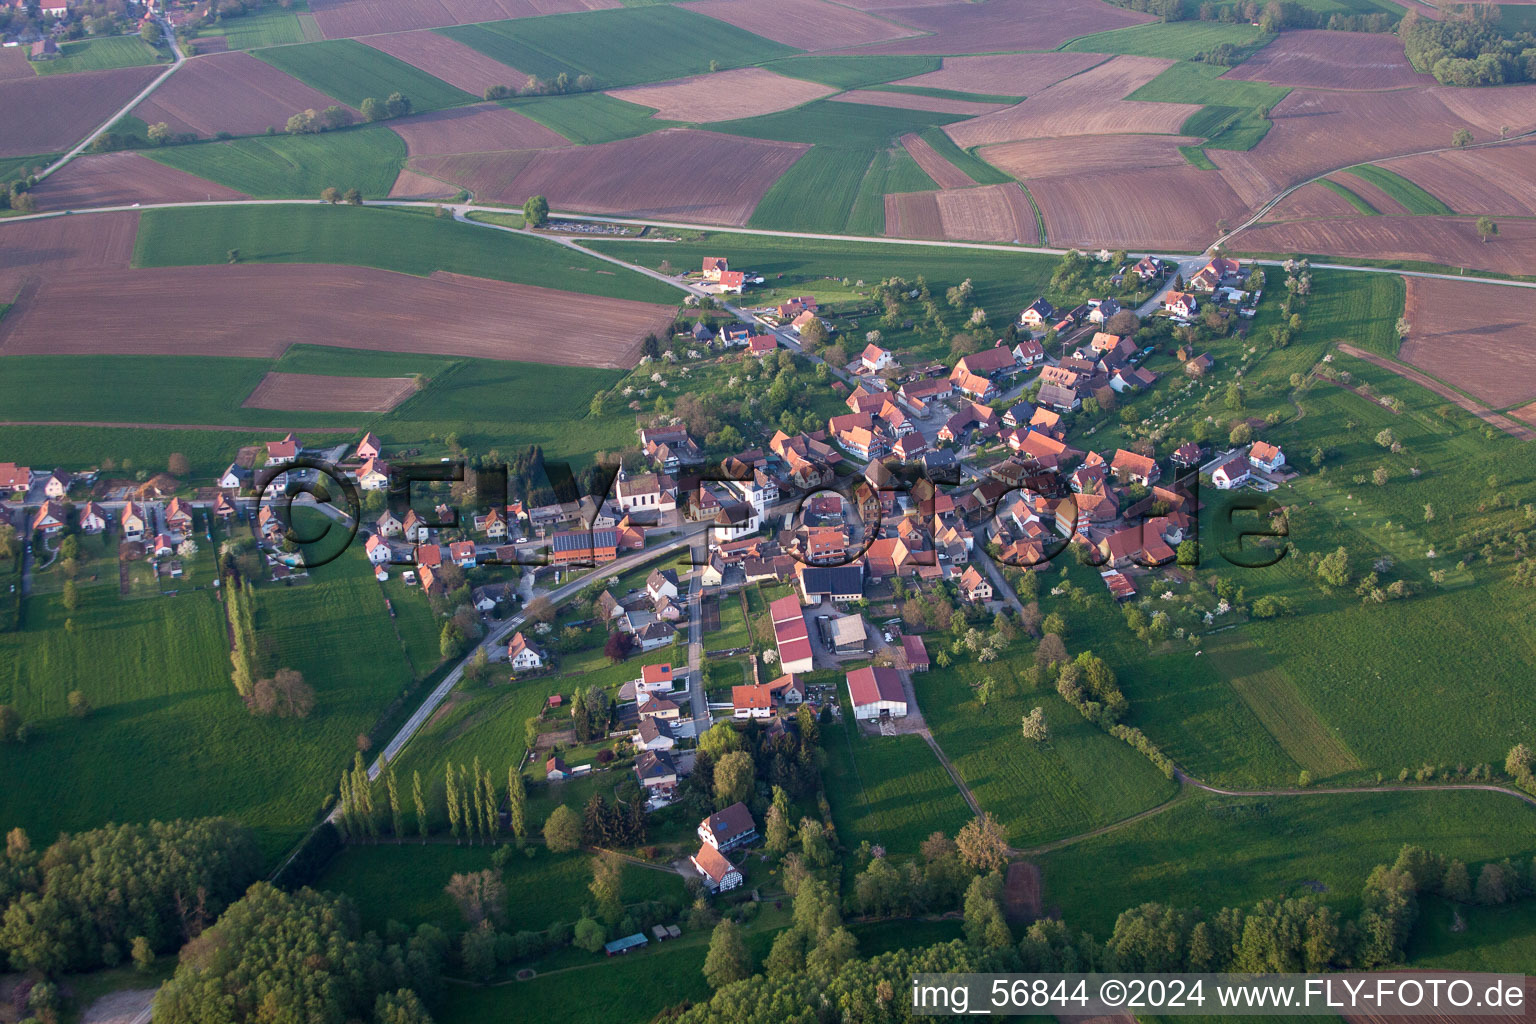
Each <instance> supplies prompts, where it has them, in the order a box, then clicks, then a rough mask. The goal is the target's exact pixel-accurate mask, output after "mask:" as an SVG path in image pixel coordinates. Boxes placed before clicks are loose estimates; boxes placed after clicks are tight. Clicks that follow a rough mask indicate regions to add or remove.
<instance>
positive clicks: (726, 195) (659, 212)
mask: <svg viewBox="0 0 1536 1024" xmlns="http://www.w3.org/2000/svg"><path fill="white" fill-rule="evenodd" d="M808 148H809V147H808V146H805V145H802V144H800V143H790V142H766V141H763V140H760V139H746V138H738V137H736V136H731V135H720V134H716V133H714V132H704V131H692V130H688V129H674V130H669V131H662V132H655V133H653V134H650V135H642V136H640V137H639V138H635V139H622V140H620V141H618V142H605V143H603V144H601V145H597V146H580V147H576V148H573V149H547V150H542V151H540V152H537V153H529V152H527V151H512V152H507V153H486V154H479V155H475V156H469V157H426V158H424V159H421V160H416V161H412V165H413V166H414V167H415V168H416V169H417V170H420V171H422V172H424V173H426V174H430V175H433V176H435V177H439V178H444V179H446V180H449V181H454V182H457V183H458V184H460V185H462V186H463V187H465V188H467V189H469V190H471V191H472V192H474V193H475V195H476V196H477V198H479V199H480V200H482V201H487V200H489V201H493V202H502V203H521V202H522V201H523V200H524V199H527V198H528V197H529V196H531V195H542V196H545V197H547V198H548V199H549V203H550V205H551V206H554V207H558V208H561V209H567V210H581V211H583V212H585V213H606V214H644V215H646V216H651V217H660V218H671V217H676V218H680V219H685V220H693V221H706V222H708V223H712V224H735V225H741V224H745V223H746V222H747V218H748V217H750V216H751V215H752V210H753V208H754V207H756V206H757V203H758V201H759V200H760V199H762V197H763V193H765V192H767V191H768V188H769V186H771V185H772V184H773V183H774V182H775V181H777V180H778V178H779V176H780V175H781V174H783V173H784V172H785V171H787V170H789V168H790V165H792V164H793V163H794V162H795V161H796V160H798V159H800V155H801V154H802V153H804V152H805V151H806V150H807V149H808Z"/></svg>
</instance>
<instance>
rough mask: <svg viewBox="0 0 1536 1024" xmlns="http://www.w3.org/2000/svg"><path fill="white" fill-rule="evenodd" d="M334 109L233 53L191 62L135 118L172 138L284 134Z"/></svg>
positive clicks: (267, 67) (286, 79) (300, 85)
mask: <svg viewBox="0 0 1536 1024" xmlns="http://www.w3.org/2000/svg"><path fill="white" fill-rule="evenodd" d="M335 103H336V101H335V100H334V99H332V98H331V97H329V96H327V95H326V94H325V93H323V92H319V91H317V90H315V89H311V88H310V87H309V86H307V85H305V84H304V83H303V82H301V81H299V80H298V79H297V78H293V77H291V76H289V75H285V74H283V73H282V72H281V71H279V70H277V68H275V67H273V66H272V65H270V64H268V63H267V62H266V61H261V60H257V59H256V58H255V57H252V56H251V55H250V54H248V53H240V52H233V53H217V54H214V55H213V56H211V57H198V58H196V59H195V60H189V61H187V62H186V63H185V64H183V65H182V66H181V67H179V68H177V69H176V73H175V74H173V75H172V76H171V77H170V78H168V79H167V80H166V81H165V83H164V84H163V85H161V86H160V88H158V89H156V90H155V91H154V92H153V93H151V94H150V97H149V98H148V99H147V100H145V101H144V102H143V103H140V104H139V105H138V106H137V107H135V108H134V109H133V115H134V116H135V117H137V118H139V120H141V121H143V122H144V123H146V124H156V123H158V122H161V121H164V122H165V123H166V124H167V125H169V126H170V129H171V130H172V131H174V132H196V133H197V134H199V135H204V136H210V135H213V134H214V133H215V132H233V133H234V134H236V135H255V134H257V133H259V132H264V131H266V130H267V129H268V128H276V129H277V130H278V131H282V130H283V125H284V124H286V123H287V121H288V118H289V117H290V116H292V115H293V114H295V113H297V112H298V111H300V110H309V109H314V110H323V109H325V108H326V107H329V106H334V105H335ZM354 113H356V111H354Z"/></svg>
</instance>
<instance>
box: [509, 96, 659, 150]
mask: <svg viewBox="0 0 1536 1024" xmlns="http://www.w3.org/2000/svg"><path fill="white" fill-rule="evenodd" d="M502 106H506V107H511V108H512V109H513V110H516V111H517V112H518V113H519V114H523V115H525V116H527V117H531V118H533V119H534V120H535V121H537V122H539V123H540V124H542V125H543V126H544V127H546V128H548V129H550V130H551V131H555V132H559V133H560V134H561V135H564V136H565V137H566V138H568V139H570V140H571V141H572V142H574V143H576V144H577V145H578V146H593V145H596V144H598V143H600V142H613V141H615V140H617V139H631V138H634V137H635V136H636V135H647V134H649V133H651V132H654V131H660V130H661V129H663V128H670V127H672V126H673V125H674V124H676V123H677V122H675V121H657V120H653V119H652V116H651V115H653V114H655V113H656V110H655V108H653V107H642V106H641V105H640V104H638V103H630V102H629V101H627V100H621V99H619V98H618V97H616V96H609V95H608V94H607V93H605V92H583V93H577V94H575V95H573V96H529V97H524V98H521V99H516V100H507V101H506V102H505V103H503V104H502Z"/></svg>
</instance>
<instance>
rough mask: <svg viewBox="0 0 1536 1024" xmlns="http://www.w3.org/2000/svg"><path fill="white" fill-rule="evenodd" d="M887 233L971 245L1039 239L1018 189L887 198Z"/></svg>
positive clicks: (1032, 216) (949, 191)
mask: <svg viewBox="0 0 1536 1024" xmlns="http://www.w3.org/2000/svg"><path fill="white" fill-rule="evenodd" d="M885 233H886V234H888V235H892V236H898V237H904V238H949V239H963V240H965V241H971V242H1028V243H1032V242H1034V241H1035V239H1036V235H1037V233H1036V231H1035V214H1034V211H1033V210H1032V209H1030V205H1029V199H1028V197H1026V196H1025V195H1024V190H1023V189H1021V188H1019V186H1018V185H1016V184H1013V183H1011V182H1010V183H1009V184H1007V185H984V186H980V187H978V188H958V189H945V190H943V191H940V192H905V193H897V194H891V195H887V196H886V197H885Z"/></svg>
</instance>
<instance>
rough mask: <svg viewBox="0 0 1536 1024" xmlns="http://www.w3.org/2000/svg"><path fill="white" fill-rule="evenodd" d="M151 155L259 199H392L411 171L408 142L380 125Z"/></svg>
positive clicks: (212, 144) (149, 153) (151, 152)
mask: <svg viewBox="0 0 1536 1024" xmlns="http://www.w3.org/2000/svg"><path fill="white" fill-rule="evenodd" d="M359 45H361V44H359ZM145 155H146V156H149V157H150V158H152V159H155V160H159V161H160V162H161V163H163V164H169V165H170V166H172V167H175V168H178V169H180V170H183V171H187V172H188V173H190V174H196V175H197V176H199V177H202V178H207V179H208V180H210V181H216V182H218V183H219V184H220V185H227V186H228V187H230V188H232V189H235V190H237V191H240V192H244V193H246V194H247V195H249V196H252V197H253V198H257V199H284V198H291V197H300V198H304V199H318V198H320V193H321V192H323V191H324V190H325V189H327V188H335V189H339V190H341V191H346V190H347V189H349V188H355V189H357V190H359V191H360V192H362V194H363V196H364V198H372V199H377V198H379V197H381V196H387V195H389V190H390V189H391V188H393V187H394V184H395V178H397V177H399V175H400V169H401V168H402V167H404V166H405V143H404V142H403V141H402V140H401V138H400V136H398V135H396V134H395V133H394V132H392V131H390V130H389V129H388V128H384V127H382V126H375V127H366V128H349V129H346V130H344V131H339V132H326V133H325V134H323V135H273V136H256V137H253V138H248V139H235V140H234V141H232V142H200V143H195V144H193V145H190V146H166V147H163V148H158V149H152V150H146V151H145Z"/></svg>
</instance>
